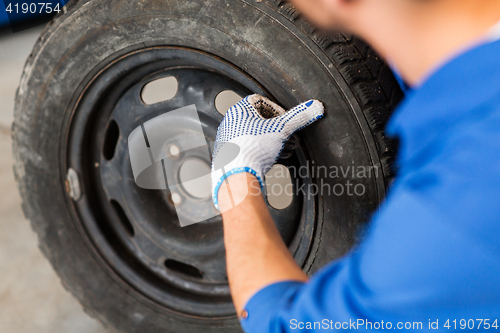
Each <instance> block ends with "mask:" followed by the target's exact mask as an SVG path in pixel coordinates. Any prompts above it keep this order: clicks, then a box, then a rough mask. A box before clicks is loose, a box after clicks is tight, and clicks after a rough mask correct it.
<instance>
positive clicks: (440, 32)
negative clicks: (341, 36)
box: [360, 0, 500, 86]
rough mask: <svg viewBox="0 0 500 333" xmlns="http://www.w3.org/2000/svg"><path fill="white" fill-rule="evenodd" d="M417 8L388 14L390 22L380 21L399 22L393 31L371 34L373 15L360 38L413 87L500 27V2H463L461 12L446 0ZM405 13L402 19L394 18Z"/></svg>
mask: <svg viewBox="0 0 500 333" xmlns="http://www.w3.org/2000/svg"><path fill="white" fill-rule="evenodd" d="M457 1H458V0H457ZM389 2H391V1H389ZM385 3H386V4H387V2H385ZM413 3H414V4H412V5H408V6H409V7H411V6H413V8H407V10H406V11H404V10H403V11H401V8H397V9H395V10H394V11H393V12H392V13H391V10H387V11H384V12H385V13H386V15H388V17H387V18H383V17H382V18H378V19H379V20H384V19H387V20H390V21H391V22H394V24H392V25H391V24H385V25H382V24H381V25H379V26H380V28H379V29H370V25H371V28H372V27H373V25H374V24H373V23H374V22H373V18H369V15H370V11H369V10H368V11H366V13H365V15H366V20H368V21H370V20H371V22H370V23H367V24H365V25H364V26H363V25H362V26H360V30H361V31H360V34H361V35H363V36H364V37H365V38H366V39H367V41H368V42H369V43H370V44H372V45H373V46H374V47H375V49H377V50H378V51H379V52H380V53H381V54H382V55H383V56H384V57H386V58H388V59H390V60H391V61H392V62H393V63H394V64H395V65H396V67H397V69H398V70H399V71H400V73H401V74H402V76H403V77H404V79H405V80H406V81H407V82H408V83H409V84H411V85H413V86H418V85H420V84H421V83H422V82H423V81H425V79H426V78H427V77H428V76H429V75H431V74H432V73H433V72H434V71H435V70H436V69H437V68H439V67H440V66H441V65H443V64H444V63H446V62H447V61H449V60H450V59H451V58H453V57H454V56H456V55H458V54H459V53H461V52H464V51H465V50H467V49H469V48H471V47H473V46H475V45H477V44H479V43H481V42H483V40H486V36H487V33H488V31H489V30H490V29H491V28H492V27H493V26H494V25H495V24H496V23H497V22H498V21H500V1H498V0H483V1H477V0H462V1H460V3H457V6H456V7H453V6H450V3H449V1H447V0H444V1H437V2H427V1H424V2H420V1H417V2H413ZM415 3H418V4H415ZM401 12H402V13H403V15H402V16H401V17H399V18H398V19H394V17H389V16H390V15H392V14H393V15H397V14H399V15H400V14H401ZM371 15H372V17H373V12H371Z"/></svg>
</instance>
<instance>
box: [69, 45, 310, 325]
mask: <svg viewBox="0 0 500 333" xmlns="http://www.w3.org/2000/svg"><path fill="white" fill-rule="evenodd" d="M168 76H173V77H175V78H176V79H177V81H178V91H177V94H176V95H175V97H174V98H172V99H170V100H168V101H164V102H160V103H157V104H152V105H146V104H145V103H144V102H143V101H142V99H141V96H140V94H141V91H142V89H143V87H144V86H145V85H146V84H147V83H148V82H151V81H154V80H156V79H158V78H162V77H168ZM82 87H83V88H82V91H81V92H80V93H79V94H78V96H76V98H74V101H75V103H74V105H73V106H72V110H73V111H72V116H71V122H70V126H69V127H68V132H67V136H66V139H65V143H64V144H65V147H66V149H65V160H66V163H67V164H66V165H65V168H66V170H68V169H69V168H72V169H74V170H76V172H77V174H78V175H79V179H80V187H81V191H82V193H83V195H82V197H81V198H80V199H79V200H77V201H76V202H73V203H72V205H74V208H75V213H76V217H77V221H78V222H79V223H80V224H81V226H82V227H83V228H82V231H83V232H84V233H85V235H86V236H88V238H89V239H90V241H91V244H92V246H93V248H94V249H95V250H96V253H97V254H98V255H99V257H100V258H102V259H103V263H104V265H105V266H106V268H108V269H109V270H110V272H112V273H113V274H115V275H116V276H117V277H118V278H119V279H120V281H124V282H125V283H126V284H127V285H129V286H132V287H133V288H134V289H135V290H136V291H138V292H139V293H140V294H141V295H144V296H145V297H147V298H148V299H150V300H152V301H154V302H156V303H158V304H161V305H163V306H166V307H167V308H169V309H171V310H173V311H177V312H180V313H182V314H186V315H195V316H202V317H221V318H222V317H228V316H234V307H233V305H232V302H231V298H230V294H229V288H228V283H227V276H226V267H225V252H224V244H223V233H222V223H221V218H220V216H218V217H215V218H211V219H209V220H206V221H204V222H201V223H197V224H194V225H191V226H187V227H184V228H181V227H180V226H179V224H178V220H177V216H176V212H175V208H174V205H173V203H172V202H171V200H169V197H170V196H169V193H168V190H166V191H165V190H146V189H141V188H139V187H137V185H136V184H135V182H134V178H133V175H132V170H131V165H130V157H129V155H128V149H127V138H128V135H129V134H130V132H131V131H132V130H133V129H135V128H137V126H140V125H141V124H142V123H144V122H145V121H148V120H150V119H152V118H154V117H156V116H158V115H160V114H163V113H165V112H168V111H171V110H176V109H179V108H181V107H184V106H187V105H191V104H195V105H196V107H197V110H198V115H199V117H200V121H201V123H202V129H203V132H204V134H205V137H206V138H207V140H209V141H213V140H214V139H215V135H216V130H217V127H218V125H219V123H220V121H221V120H222V117H223V116H222V115H221V114H220V113H219V112H218V111H217V110H216V108H215V97H216V96H217V94H218V93H220V92H221V91H223V90H232V91H234V92H235V93H237V94H239V95H240V96H246V95H248V94H251V93H259V94H262V95H267V96H268V97H270V98H273V96H269V94H268V93H267V92H266V89H265V87H261V86H260V85H259V84H258V83H257V82H255V81H254V80H253V79H252V78H251V77H249V76H248V75H246V74H245V73H244V72H243V71H242V70H240V69H239V68H237V67H235V66H234V65H232V64H229V63H227V62H226V61H224V60H223V59H220V58H218V57H216V56H213V55H210V54H207V53H205V52H201V51H197V50H193V49H186V48H178V47H153V48H147V49H139V50H136V51H131V52H129V53H128V54H126V55H120V56H116V57H110V59H108V61H106V62H103V64H102V67H101V68H96V70H95V71H94V72H93V73H91V74H89V75H88V77H87V78H86V80H85V82H83V83H82ZM277 102H279V101H277ZM116 133H118V134H116ZM110 137H111V139H110ZM113 137H116V140H114V139H113ZM190 157H192V156H185V158H190ZM180 158H182V156H180ZM200 158H201V157H200ZM205 162H206V163H210V161H205ZM279 163H281V164H283V165H285V166H287V167H291V166H294V167H297V168H298V167H300V166H303V165H306V164H307V151H306V149H305V148H304V147H303V146H300V147H298V148H296V149H295V150H294V152H293V154H292V156H291V157H290V158H287V159H284V160H280V161H279ZM310 182H311V179H309V178H300V179H294V182H293V183H294V186H300V185H303V184H305V185H306V187H307V185H308V184H309V183H310ZM294 193H295V195H294V197H293V200H292V203H291V204H290V206H288V207H287V208H285V209H283V210H276V209H274V208H272V207H270V212H271V215H272V216H273V219H274V220H275V222H276V224H277V226H278V229H279V230H280V232H281V234H282V237H283V238H284V240H285V241H286V243H287V244H288V246H289V248H290V250H291V252H292V254H293V255H294V258H295V259H296V261H297V263H299V265H303V264H304V263H305V261H306V257H307V255H308V252H309V249H310V246H311V243H312V238H313V235H314V229H315V221H316V201H315V198H314V197H310V196H304V195H301V194H300V193H298V192H297V191H294Z"/></svg>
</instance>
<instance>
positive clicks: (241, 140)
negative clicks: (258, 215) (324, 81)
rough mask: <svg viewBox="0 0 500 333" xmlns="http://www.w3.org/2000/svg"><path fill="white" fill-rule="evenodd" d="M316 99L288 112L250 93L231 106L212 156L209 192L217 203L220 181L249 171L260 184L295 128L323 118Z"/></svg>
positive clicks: (262, 184)
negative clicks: (210, 191) (210, 187)
mask: <svg viewBox="0 0 500 333" xmlns="http://www.w3.org/2000/svg"><path fill="white" fill-rule="evenodd" d="M323 113H324V108H323V104H322V103H321V102H320V101H317V100H310V101H308V102H305V103H302V104H300V105H298V106H296V107H294V108H293V109H291V110H289V111H288V112H287V111H285V110H284V109H283V108H282V107H280V106H279V105H277V104H276V103H274V102H272V101H270V100H269V99H267V98H265V97H263V96H260V95H250V96H247V97H246V98H245V99H243V100H242V101H240V102H239V103H238V104H236V105H234V106H232V107H231V108H230V109H229V110H228V111H227V113H226V116H225V117H224V120H223V121H222V123H221V124H220V126H219V129H218V131H217V137H216V140H215V147H214V152H213V159H212V161H213V162H212V195H213V201H214V204H215V207H216V208H217V209H219V206H218V198H217V197H218V192H219V188H220V186H221V185H222V182H223V181H224V180H225V179H226V178H227V177H229V176H230V175H233V174H235V173H240V172H249V173H251V174H253V175H254V176H255V177H256V178H257V179H258V180H259V182H260V185H261V187H262V188H263V186H264V175H265V174H266V172H267V171H269V169H271V167H272V166H273V164H274V163H275V162H276V160H277V159H278V156H279V154H280V152H281V150H282V149H283V147H284V145H285V142H286V141H287V140H288V138H289V137H290V136H291V135H292V134H293V133H294V132H296V131H298V130H300V129H302V128H304V127H306V126H307V125H309V124H311V123H313V122H314V121H316V120H318V119H320V118H321V117H323Z"/></svg>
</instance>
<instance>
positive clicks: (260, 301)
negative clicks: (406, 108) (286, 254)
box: [242, 123, 500, 333]
mask: <svg viewBox="0 0 500 333" xmlns="http://www.w3.org/2000/svg"><path fill="white" fill-rule="evenodd" d="M483 125H484V123H483ZM493 126H494V125H492V124H490V125H485V128H484V129H483V130H480V128H481V127H483V126H482V125H481V126H479V128H478V132H477V133H479V134H478V135H479V136H481V135H484V130H487V128H488V127H493ZM481 133H483V134H481ZM476 139H480V138H479V137H478V136H477V135H475V134H474V135H472V136H469V137H466V138H465V140H462V139H458V140H454V139H453V140H452V139H450V140H452V141H454V142H451V143H450V142H448V143H450V145H448V146H447V147H445V148H446V153H445V154H438V155H439V158H437V159H435V160H433V161H432V160H431V161H430V162H428V163H427V164H426V166H424V167H422V168H420V169H419V170H418V171H416V172H410V173H408V174H406V175H405V176H403V179H400V180H399V181H398V182H397V183H396V184H395V185H394V188H393V189H392V191H391V194H390V195H389V197H388V198H387V201H386V202H385V204H384V205H383V206H382V207H381V209H380V210H379V212H378V213H377V214H376V216H375V217H374V219H373V221H372V227H371V230H370V233H369V235H368V236H367V237H366V239H365V240H364V241H363V242H362V243H361V245H360V246H358V247H357V248H356V249H355V250H354V251H352V252H351V253H350V254H349V255H348V256H346V257H344V258H343V259H341V260H338V261H336V262H333V263H332V264H330V265H328V266H327V267H325V268H323V269H322V270H321V271H320V272H318V273H317V274H316V275H314V276H313V277H312V278H311V280H310V281H309V282H307V283H297V282H281V283H277V284H273V285H271V286H268V287H266V288H264V289H262V290H260V291H259V292H258V293H257V294H255V295H254V296H253V297H252V298H251V299H250V301H249V302H248V303H247V305H246V310H247V312H248V317H247V318H246V319H242V326H243V328H244V330H245V331H246V332H247V333H254V332H255V333H257V332H258V333H267V332H269V333H278V332H300V331H309V332H310V331H311V330H316V331H323V330H326V329H335V328H337V329H338V328H339V327H340V326H341V328H342V329H343V330H347V329H351V330H352V329H357V330H363V329H369V330H371V329H373V330H377V328H376V327H374V325H375V326H377V325H379V326H378V328H379V329H382V328H381V327H380V325H381V322H382V321H383V324H382V325H385V329H388V327H387V325H390V326H391V327H392V329H398V328H401V327H404V326H405V325H406V327H405V328H408V325H410V326H411V327H412V329H415V330H420V329H422V330H428V329H429V325H431V324H432V325H433V327H432V328H435V323H436V321H438V328H439V329H440V330H447V329H446V328H445V327H443V326H444V325H445V324H446V320H448V319H449V320H454V319H457V320H460V319H462V318H463V319H467V320H468V319H488V318H489V319H490V320H491V323H492V322H493V321H494V320H495V319H498V321H499V322H500V302H498V299H499V297H500V278H499V276H500V269H499V264H498V263H499V262H500V256H499V253H500V251H499V248H500V246H499V244H498V241H497V239H498V238H497V237H498V236H499V235H500V223H499V221H498V219H499V215H498V213H499V212H498V205H499V202H498V199H499V197H500V196H499V192H498V191H499V190H498V188H499V187H500V186H499V187H497V186H496V185H500V184H496V185H495V186H492V184H489V183H488V181H490V182H491V179H492V178H491V177H488V176H487V175H490V176H491V175H492V173H493V174H495V177H494V178H493V179H496V180H495V181H496V182H498V179H499V178H500V177H497V175H498V173H499V170H500V168H499V167H500V166H499V165H498V163H496V162H495V163H492V162H491V160H490V161H489V162H488V163H486V161H484V159H485V158H486V156H483V155H484V154H486V155H488V151H490V152H493V151H496V152H498V149H499V147H498V145H499V143H497V142H491V141H490V142H491V147H485V146H484V145H483V146H482V149H479V150H478V148H477V147H478V145H477V144H475V142H474V141H475V140H476ZM461 141H463V142H461ZM483 142H484V141H483ZM478 143H479V142H478ZM479 146H480V145H479ZM489 148H492V149H493V150H489ZM439 149H443V147H440V148H439ZM481 162H484V163H483V164H481V166H477V165H476V163H481ZM473 165H475V166H476V168H477V167H479V168H483V169H482V170H479V171H481V172H479V173H477V172H471V170H472V169H471V168H472V167H473ZM485 168H486V169H485ZM497 168H498V169H497ZM476 170H477V169H476ZM482 172H484V174H483V173H482ZM481 207H485V209H482V210H481ZM493 207H494V208H493ZM495 239H496V240H495ZM377 323H378V324H377ZM408 323H410V324H408Z"/></svg>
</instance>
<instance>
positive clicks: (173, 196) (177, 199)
mask: <svg viewBox="0 0 500 333" xmlns="http://www.w3.org/2000/svg"><path fill="white" fill-rule="evenodd" d="M169 199H170V202H172V204H174V205H175V206H178V205H180V204H181V202H182V197H181V195H180V194H179V193H175V192H173V193H170V197H169Z"/></svg>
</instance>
